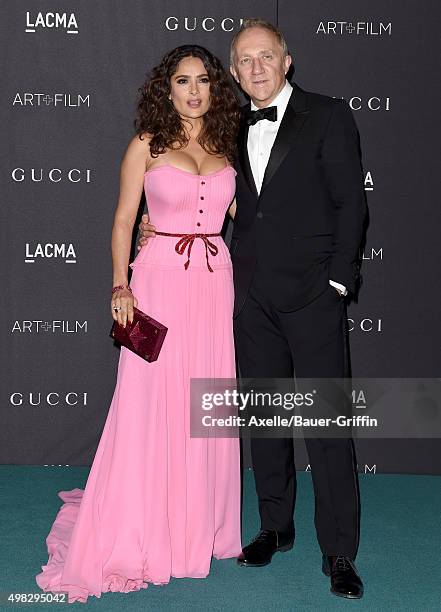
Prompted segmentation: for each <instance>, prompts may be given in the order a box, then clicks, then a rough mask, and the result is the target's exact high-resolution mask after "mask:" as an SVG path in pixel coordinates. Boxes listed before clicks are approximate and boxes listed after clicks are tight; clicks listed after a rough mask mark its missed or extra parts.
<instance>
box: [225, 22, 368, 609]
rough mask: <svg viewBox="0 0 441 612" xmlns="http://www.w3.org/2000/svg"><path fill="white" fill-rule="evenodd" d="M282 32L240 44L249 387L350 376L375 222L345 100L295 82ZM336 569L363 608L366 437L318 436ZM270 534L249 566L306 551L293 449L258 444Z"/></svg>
mask: <svg viewBox="0 0 441 612" xmlns="http://www.w3.org/2000/svg"><path fill="white" fill-rule="evenodd" d="M290 65H291V57H290V56H289V54H288V50H287V46H286V42H285V40H284V38H283V36H282V34H281V33H280V31H279V30H278V29H277V28H275V27H274V26H272V25H271V24H268V23H267V22H263V21H261V20H246V21H245V22H244V23H243V25H242V28H241V29H240V30H239V32H238V33H237V34H236V35H235V37H234V39H233V41H232V45H231V67H230V69H231V72H232V74H233V77H234V78H235V80H236V81H237V82H238V83H239V84H240V86H241V88H242V89H243V90H244V91H245V93H246V94H248V96H249V97H250V98H251V103H250V104H248V105H247V106H246V107H245V108H244V113H243V117H244V119H243V122H242V128H241V132H240V136H239V143H238V145H239V163H238V164H237V167H236V169H237V172H238V174H237V186H236V200H237V210H236V214H235V218H234V229H233V236H232V241H231V257H232V260H233V270H234V289H235V311H234V317H235V318H234V330H235V341H236V349H237V356H238V362H239V368H240V373H241V376H242V377H244V378H255V377H260V378H271V377H274V378H279V377H280V378H283V377H286V378H288V377H292V375H293V371H294V372H295V376H296V378H328V377H329V378H343V377H345V376H347V375H348V371H347V369H346V353H345V346H346V329H347V328H346V322H347V318H346V303H345V296H346V295H347V294H348V293H355V291H356V287H357V277H358V275H359V247H360V242H361V239H362V233H363V221H364V217H365V213H366V204H365V194H364V185H363V171H362V167H361V161H360V151H359V141H358V132H357V128H356V126H355V123H354V120H353V117H352V113H351V110H350V109H349V106H348V104H347V103H346V102H345V101H343V100H338V99H333V98H329V97H326V96H322V95H318V94H314V93H309V92H306V91H303V90H302V89H301V88H300V87H299V86H298V85H296V84H294V85H293V86H291V85H290V83H289V82H288V81H287V80H286V73H287V72H288V70H289V67H290ZM305 443H306V448H307V451H308V455H309V461H310V465H311V473H312V479H313V484H314V492H315V525H316V530H317V537H318V541H319V544H320V547H321V550H322V553H323V560H322V568H323V571H324V572H325V573H326V574H327V575H330V576H331V590H332V592H334V593H335V594H336V595H339V596H343V597H348V598H359V597H361V596H362V593H363V585H362V582H361V579H360V577H359V576H358V573H357V571H356V568H355V565H354V559H355V556H356V553H357V548H358V534H359V497H358V482H357V473H356V461H355V454H354V449H353V442H352V439H348V438H339V439H325V438H305ZM251 455H252V462H253V468H254V477H255V482H256V489H257V495H258V498H259V511H260V518H261V530H260V532H259V534H258V535H257V537H256V538H255V539H254V540H253V542H251V544H249V545H248V546H246V547H245V548H244V550H243V553H242V555H241V556H240V557H239V559H238V563H239V564H240V565H244V566H261V565H266V564H267V563H269V562H270V561H271V557H272V555H273V554H274V553H275V552H277V551H284V550H288V549H289V548H291V547H292V545H293V542H294V535H295V532H294V523H293V512H294V502H295V494H296V480H295V466H294V457H293V443H292V439H289V438H277V439H274V438H271V439H268V438H252V439H251Z"/></svg>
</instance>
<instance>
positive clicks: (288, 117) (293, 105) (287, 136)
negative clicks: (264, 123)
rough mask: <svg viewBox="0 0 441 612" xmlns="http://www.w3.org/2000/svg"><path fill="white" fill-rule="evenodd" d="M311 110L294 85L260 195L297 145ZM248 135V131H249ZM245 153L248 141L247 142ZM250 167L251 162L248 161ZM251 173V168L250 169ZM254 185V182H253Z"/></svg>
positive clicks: (303, 94) (301, 90)
mask: <svg viewBox="0 0 441 612" xmlns="http://www.w3.org/2000/svg"><path fill="white" fill-rule="evenodd" d="M308 114H309V110H308V108H307V101H306V94H305V92H304V91H303V89H300V87H298V85H295V84H293V91H292V93H291V97H290V99H289V102H288V106H287V107H286V110H285V113H284V115H283V119H282V121H281V123H280V126H279V129H278V131H277V137H276V140H275V141H274V145H273V147H272V149H271V155H270V158H269V160H268V164H267V166H266V170H265V174H264V176H263V182H262V188H261V190H260V193H261V194H262V192H263V190H264V189H265V188H266V187H267V186H268V184H269V182H270V181H271V179H272V178H273V176H274V174H275V172H276V170H277V168H278V167H279V166H280V164H281V163H282V162H283V160H284V159H285V157H286V156H287V154H288V152H289V151H290V149H291V148H292V147H293V146H294V145H295V142H296V137H297V136H298V135H299V133H300V131H301V129H302V127H303V125H304V123H305V121H306V119H307V117H308ZM247 134H248V131H247ZM245 152H246V154H247V159H248V153H247V151H246V141H245ZM248 165H249V160H248ZM250 173H251V175H252V172H251V167H250ZM253 183H254V181H253Z"/></svg>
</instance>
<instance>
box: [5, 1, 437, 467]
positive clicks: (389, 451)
mask: <svg viewBox="0 0 441 612" xmlns="http://www.w3.org/2000/svg"><path fill="white" fill-rule="evenodd" d="M0 11H1V17H2V18H1V21H0V28H1V30H2V31H1V40H2V52H1V57H2V70H1V75H0V79H1V81H2V83H1V85H2V87H1V91H2V96H1V102H0V113H1V118H2V122H3V129H2V138H1V147H2V153H1V159H2V164H1V175H2V184H3V187H2V194H3V197H2V206H1V247H0V248H1V267H2V272H3V274H2V283H1V293H2V297H3V300H2V314H3V316H2V317H1V345H2V350H1V358H2V362H1V372H2V387H1V402H0V418H1V428H0V429H1V434H0V435H1V447H0V462H2V463H12V464H38V465H90V464H91V462H92V459H93V456H94V453H95V449H96V446H97V444H98V440H99V437H100V433H101V431H102V427H103V425H104V421H105V418H106V415H107V411H108V408H109V405H110V400H111V397H112V394H113V390H114V385H115V381H116V369H117V363H118V357H119V349H118V347H117V346H116V345H115V344H114V343H113V341H112V340H111V338H110V336H109V331H110V327H111V324H112V319H111V316H110V309H109V299H110V298H109V295H110V288H111V284H112V265H111V250H110V239H111V229H112V223H113V215H114V211H115V207H116V203H117V197H118V189H119V166H120V162H121V158H122V155H123V153H124V151H125V148H126V146H127V144H128V142H129V140H130V139H131V138H132V135H133V119H134V116H135V101H136V96H137V89H138V87H140V86H141V85H142V83H143V82H144V80H145V78H146V76H147V75H148V73H149V72H150V70H151V68H152V67H153V66H154V65H155V64H157V63H158V62H159V60H160V59H161V57H162V55H163V54H164V53H165V52H166V51H168V50H169V49H171V48H173V47H175V46H177V45H180V44H186V43H197V44H201V45H204V46H206V47H208V48H209V49H210V50H212V51H213V52H214V53H215V54H217V55H218V56H219V57H220V58H221V59H222V61H223V62H224V65H225V66H226V67H227V66H228V57H229V44H230V40H231V38H232V36H233V34H234V32H236V31H237V29H238V28H239V27H240V23H241V19H243V18H245V17H261V18H264V19H267V20H269V21H272V22H273V23H275V24H278V25H279V26H280V27H281V29H282V30H283V32H284V34H285V36H286V38H287V41H288V44H289V48H290V52H291V55H292V56H293V60H294V65H295V70H294V74H293V76H292V79H293V80H294V81H296V82H297V83H298V84H299V85H300V86H301V87H303V88H304V89H307V90H312V91H316V92H319V93H323V94H326V95H329V96H334V97H338V98H344V99H346V100H347V101H348V102H349V104H350V106H351V108H352V111H353V113H354V117H355V120H356V122H357V125H358V128H359V132H360V137H361V146H362V152H363V166H364V174H365V189H366V194H367V200H368V206H369V214H370V220H369V227H368V230H367V235H366V240H365V244H364V245H363V265H362V274H363V284H362V287H361V291H360V294H359V297H358V301H357V302H352V303H351V304H350V305H349V307H348V317H349V329H350V333H349V337H350V346H351V355H352V374H353V375H354V376H356V377H377V378H378V377H398V378H400V377H403V378H407V377H409V378H410V377H427V378H429V377H437V376H439V375H440V373H441V372H440V342H441V335H440V325H439V319H440V313H441V311H440V303H441V300H440V298H441V288H440V272H439V264H440V238H439V232H440V222H441V217H440V204H439V196H438V193H439V171H438V169H437V166H436V165H435V164H436V161H437V159H438V152H439V136H437V134H436V125H437V119H438V115H439V99H440V97H439V93H440V85H439V83H440V79H439V69H438V66H437V65H436V58H437V42H438V31H437V27H436V23H437V21H438V20H437V19H436V17H437V16H438V17H439V14H440V12H441V11H440V8H439V3H437V2H436V1H435V0H425V1H424V2H422V3H421V2H416V1H415V0H402V1H401V2H395V1H392V0H381V1H380V0H378V1H374V2H369V3H366V2H364V1H362V0H332V1H331V2H330V1H329V0H317V1H315V2H309V1H307V0H278V1H276V0H265V1H262V0H250V1H235V0H224V1H223V2H215V1H214V0H204V1H200V0H191V1H187V0H185V1H182V0H179V1H178V0H174V1H170V0H162V1H160V2H155V1H151V0H124V1H122V0H107V1H103V0H100V1H98V0H95V1H94V2H87V1H86V0H79V1H78V0H77V1H76V2H72V1H64V0H63V1H61V0H60V1H56V2H46V1H45V0H40V1H37V2H29V1H27V2H25V1H23V0H14V1H9V2H7V1H5V2H2V5H1V9H0ZM145 206H146V203H145V202H144V201H142V202H141V203H140V210H139V216H140V215H141V214H142V212H143V210H144V209H145ZM230 230H231V228H228V230H227V239H228V237H229V235H230V233H231V231H230ZM136 233H137V228H136V227H135V230H134V245H135V240H136ZM134 255H135V247H134V246H133V252H132V256H134ZM146 400H147V402H146V410H148V398H146ZM359 401H363V400H362V398H360V399H359ZM302 444H303V443H302V442H299V443H298V444H297V442H296V454H297V468H298V469H299V470H304V469H308V460H307V456H306V454H305V452H304V447H303V446H302ZM356 445H357V451H358V466H359V471H360V472H370V473H375V472H403V473H423V474H424V473H425V474H429V473H438V474H439V473H441V440H440V439H437V438H434V439H424V440H417V439H411V438H408V439H402V440H398V439H393V440H385V439H383V440H366V439H364V440H357V442H356ZM245 450H246V449H245ZM245 465H247V466H248V465H249V456H248V453H247V452H245Z"/></svg>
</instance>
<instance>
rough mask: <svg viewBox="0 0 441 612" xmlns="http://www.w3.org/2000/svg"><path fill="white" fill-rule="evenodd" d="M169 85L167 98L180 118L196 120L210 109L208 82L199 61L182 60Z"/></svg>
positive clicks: (196, 59)
mask: <svg viewBox="0 0 441 612" xmlns="http://www.w3.org/2000/svg"><path fill="white" fill-rule="evenodd" d="M170 85H171V89H170V95H169V98H170V100H171V101H172V104H173V105H174V107H175V109H176V111H177V112H178V113H179V114H180V115H181V116H182V117H185V118H188V119H197V118H198V117H202V116H203V115H205V113H206V112H207V111H208V109H209V107H210V81H209V78H208V73H207V71H206V69H205V66H204V64H203V62H202V60H201V59H199V58H198V57H185V58H184V59H182V60H181V61H180V62H179V64H178V67H177V69H176V72H175V74H174V75H172V77H171V79H170Z"/></svg>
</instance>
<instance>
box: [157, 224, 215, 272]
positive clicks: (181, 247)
mask: <svg viewBox="0 0 441 612" xmlns="http://www.w3.org/2000/svg"><path fill="white" fill-rule="evenodd" d="M155 233H156V235H157V236H174V237H176V238H180V240H179V241H178V242H177V243H176V245H175V251H176V253H179V255H182V254H183V253H184V251H185V249H188V251H187V256H188V259H187V261H186V262H185V264H184V268H185V269H186V270H187V269H188V266H189V265H190V254H191V248H192V246H193V242H194V241H195V239H196V238H200V239H201V240H202V241H203V243H204V244H205V258H206V260H207V268H208V269H209V270H210V272H213V269H212V267H211V266H210V262H209V261H208V252H210V255H213V257H215V256H216V255H217V254H218V251H219V249H218V248H217V246H216V245H215V244H213V243H212V242H210V240H208V237H211V236H220V235H221V234H169V233H168V232H155Z"/></svg>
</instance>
